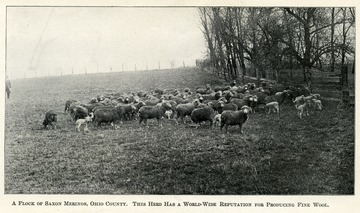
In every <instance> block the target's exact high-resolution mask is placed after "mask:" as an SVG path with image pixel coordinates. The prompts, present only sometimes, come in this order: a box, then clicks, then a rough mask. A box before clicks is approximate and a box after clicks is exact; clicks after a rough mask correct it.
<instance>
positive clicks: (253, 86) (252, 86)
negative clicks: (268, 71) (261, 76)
mask: <svg viewBox="0 0 360 213" xmlns="http://www.w3.org/2000/svg"><path fill="white" fill-rule="evenodd" d="M247 87H248V88H249V89H250V90H254V89H255V88H256V84H255V83H247Z"/></svg>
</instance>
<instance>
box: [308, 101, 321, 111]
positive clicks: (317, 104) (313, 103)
mask: <svg viewBox="0 0 360 213" xmlns="http://www.w3.org/2000/svg"><path fill="white" fill-rule="evenodd" d="M311 106H312V107H314V108H315V109H317V110H322V103H321V101H320V100H317V99H312V101H311Z"/></svg>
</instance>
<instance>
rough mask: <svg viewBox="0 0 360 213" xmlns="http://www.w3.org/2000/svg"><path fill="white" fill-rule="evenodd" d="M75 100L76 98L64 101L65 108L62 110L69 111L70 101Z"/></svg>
mask: <svg viewBox="0 0 360 213" xmlns="http://www.w3.org/2000/svg"><path fill="white" fill-rule="evenodd" d="M75 102H77V100H68V101H66V102H65V110H64V112H65V113H68V112H69V108H70V105H71V104H72V103H75Z"/></svg>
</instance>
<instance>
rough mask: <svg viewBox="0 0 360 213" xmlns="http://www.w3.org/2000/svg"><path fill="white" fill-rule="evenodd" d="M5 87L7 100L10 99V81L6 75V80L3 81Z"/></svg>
mask: <svg viewBox="0 0 360 213" xmlns="http://www.w3.org/2000/svg"><path fill="white" fill-rule="evenodd" d="M5 86H6V90H5V92H6V94H7V98H10V88H11V82H10V79H9V76H8V75H6V79H5Z"/></svg>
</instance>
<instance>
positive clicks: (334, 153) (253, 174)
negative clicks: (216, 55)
mask: <svg viewBox="0 0 360 213" xmlns="http://www.w3.org/2000/svg"><path fill="white" fill-rule="evenodd" d="M219 82H220V80H218V79H215V78H214V77H212V76H209V75H205V74H203V73H202V72H200V71H199V70H194V69H193V70H192V69H186V70H163V71H152V72H125V73H108V74H92V75H75V76H62V77H60V76H59V77H44V78H36V79H19V80H14V81H13V82H12V86H13V88H12V97H11V99H8V100H6V110H5V125H6V126H5V193H6V194H234V195H235V194H237V195H257V194H262V195H340V194H354V128H355V127H354V122H355V121H354V117H355V116H354V109H353V108H350V109H337V108H336V106H337V102H330V101H326V100H323V104H324V110H323V111H322V112H320V111H318V112H312V113H311V116H310V117H306V118H304V119H301V120H300V119H299V118H298V117H297V115H296V111H295V108H294V107H293V106H290V105H287V104H285V105H283V107H282V110H281V114H280V116H277V115H274V114H270V115H267V114H265V113H264V112H257V113H255V114H251V115H250V118H249V120H248V121H247V122H246V123H245V124H244V126H243V131H244V134H240V133H239V131H238V127H236V126H234V127H230V128H229V130H230V131H229V132H230V133H229V134H225V133H221V132H220V129H219V127H217V128H215V129H210V128H209V127H208V126H203V127H200V128H199V129H194V128H192V127H191V125H189V124H187V125H184V124H180V125H175V124H174V123H173V122H171V121H169V120H166V121H165V123H164V127H163V128H162V129H160V128H158V127H157V126H156V122H155V120H154V121H149V123H150V124H151V125H150V128H148V129H147V128H139V125H138V123H137V122H136V121H127V122H125V123H124V124H123V125H122V126H121V128H119V129H117V130H114V129H110V128H103V129H99V130H96V129H95V128H93V127H92V126H90V133H87V134H83V133H77V132H75V130H74V127H75V124H74V122H73V121H72V120H71V118H70V116H69V115H67V114H64V113H63V110H64V104H65V101H66V100H68V99H77V100H78V101H83V102H88V101H89V100H90V99H91V98H92V97H95V96H96V95H98V94H106V93H110V92H130V91H139V90H150V89H155V88H156V87H160V88H169V89H175V88H179V89H183V88H185V87H190V88H192V89H194V88H195V87H196V86H202V85H205V84H207V83H210V84H216V83H219ZM50 109H53V110H55V111H57V112H58V128H57V129H56V130H44V129H42V125H41V123H42V121H43V117H44V114H45V112H46V111H47V110H50Z"/></svg>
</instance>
